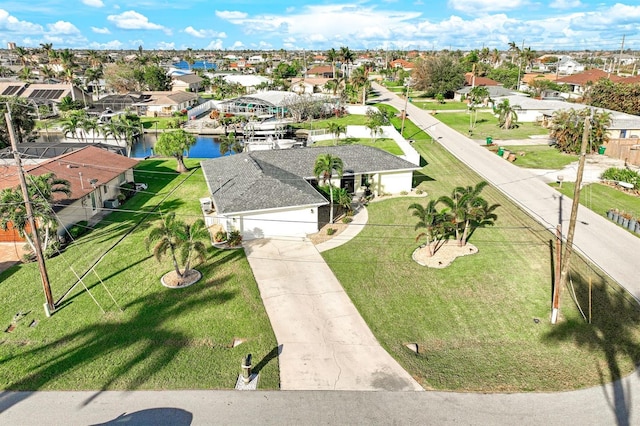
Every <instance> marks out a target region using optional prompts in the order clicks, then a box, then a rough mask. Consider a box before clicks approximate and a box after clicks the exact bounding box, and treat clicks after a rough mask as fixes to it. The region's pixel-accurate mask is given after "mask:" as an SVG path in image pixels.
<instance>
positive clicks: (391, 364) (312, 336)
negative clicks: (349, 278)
mask: <svg viewBox="0 0 640 426" xmlns="http://www.w3.org/2000/svg"><path fill="white" fill-rule="evenodd" d="M350 228H354V229H355V228H356V226H353V227H350ZM343 234H344V232H343ZM244 245H245V252H246V253H247V258H248V260H249V264H250V265H251V269H252V270H253V274H254V276H255V278H256V281H257V283H258V287H259V289H260V294H261V296H262V300H263V302H264V306H265V308H266V310H267V314H268V315H269V319H270V320H271V325H272V327H273V330H274V333H275V335H276V338H277V340H278V345H279V346H280V348H281V351H280V355H279V357H278V360H279V363H280V388H281V389H282V390H390V391H401V390H404V391H406V390H411V391H420V390H423V389H422V387H421V386H420V385H419V384H418V383H417V382H416V381H415V380H413V378H412V377H411V376H410V375H409V374H408V373H407V372H406V371H404V370H403V369H402V368H401V367H400V365H399V364H398V363H397V362H396V361H395V360H394V359H393V358H392V357H391V356H390V355H389V354H388V353H387V352H386V351H385V350H384V349H383V348H382V346H380V344H379V343H378V341H377V340H376V338H375V337H374V336H373V333H371V330H369V328H368V327H367V325H366V323H365V322H364V320H363V319H362V317H361V316H360V314H359V313H358V311H357V310H356V308H355V307H354V306H353V304H352V303H351V300H350V299H349V297H348V296H347V294H346V293H345V291H344V289H343V288H342V286H341V285H340V283H339V282H338V280H337V279H336V277H335V276H334V275H333V272H332V271H331V269H329V266H327V264H326V263H325V261H324V259H323V258H322V256H321V255H320V253H319V252H318V249H317V248H316V247H315V246H314V245H313V244H312V243H311V242H310V241H307V240H305V241H299V240H286V239H275V238H274V239H260V240H253V241H248V242H246V243H245V244H244Z"/></svg>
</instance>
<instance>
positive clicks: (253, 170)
mask: <svg viewBox="0 0 640 426" xmlns="http://www.w3.org/2000/svg"><path fill="white" fill-rule="evenodd" d="M325 153H327V154H331V155H334V156H337V157H340V159H342V162H343V164H344V174H345V175H351V174H361V173H377V172H385V171H407V170H416V169H418V168H419V167H416V166H415V165H414V164H412V163H410V162H408V161H405V160H403V159H401V158H398V157H396V156H395V155H393V154H389V153H388V152H385V151H382V150H379V149H377V148H373V147H367V146H362V145H350V146H333V147H318V148H301V149H282V150H280V149H274V150H266V151H254V152H248V153H247V152H245V153H241V154H235V155H231V156H225V157H220V158H214V159H211V160H204V161H202V162H201V163H200V164H201V165H202V170H203V172H204V176H205V179H206V181H207V185H208V186H209V191H210V192H211V195H212V197H213V200H214V204H215V206H216V209H217V211H218V212H220V213H223V214H228V213H235V212H245V211H257V210H266V209H276V208H283V207H293V206H305V205H324V204H327V201H326V199H325V198H324V197H323V196H322V195H321V194H320V193H319V192H318V191H316V190H315V189H314V188H313V186H311V184H310V183H308V182H307V181H306V180H305V179H314V176H313V166H314V164H315V161H316V158H317V157H318V155H320V154H325Z"/></svg>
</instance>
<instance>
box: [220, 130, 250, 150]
mask: <svg viewBox="0 0 640 426" xmlns="http://www.w3.org/2000/svg"><path fill="white" fill-rule="evenodd" d="M243 148H244V147H243V146H242V143H240V141H239V140H238V139H236V134H235V133H233V132H231V133H229V134H228V135H226V136H221V137H220V155H225V154H226V153H228V152H233V153H235V154H238V153H240V152H242V149H243Z"/></svg>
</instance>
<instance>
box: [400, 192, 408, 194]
mask: <svg viewBox="0 0 640 426" xmlns="http://www.w3.org/2000/svg"><path fill="white" fill-rule="evenodd" d="M407 194H408V192H407V191H400V195H407Z"/></svg>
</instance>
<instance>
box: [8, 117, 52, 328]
mask: <svg viewBox="0 0 640 426" xmlns="http://www.w3.org/2000/svg"><path fill="white" fill-rule="evenodd" d="M8 108H9V105H7V109H8ZM4 118H5V120H6V121H7V130H8V133H9V140H10V141H11V149H12V150H13V158H14V159H15V161H16V166H17V168H18V177H19V178H20V188H21V189H22V197H23V198H24V206H25V210H26V213H27V220H28V221H29V227H31V235H32V239H33V246H34V249H35V252H36V259H37V260H38V266H39V267H40V277H41V278H42V287H43V289H44V296H45V299H46V300H47V301H46V303H45V304H44V312H45V314H46V315H47V316H48V317H49V316H51V314H52V313H53V311H54V310H55V309H56V306H55V302H54V301H53V295H52V294H51V285H50V284H49V275H48V274H47V267H46V265H45V263H44V255H43V254H42V247H41V246H40V235H39V233H38V227H37V226H36V220H35V217H34V216H33V208H32V206H31V200H30V199H29V190H28V188H27V180H26V179H25V177H24V171H23V170H22V162H21V160H20V154H19V153H18V145H17V142H16V136H15V134H14V132H13V123H12V122H11V112H10V111H9V112H6V113H5V114H4Z"/></svg>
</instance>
